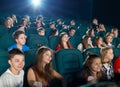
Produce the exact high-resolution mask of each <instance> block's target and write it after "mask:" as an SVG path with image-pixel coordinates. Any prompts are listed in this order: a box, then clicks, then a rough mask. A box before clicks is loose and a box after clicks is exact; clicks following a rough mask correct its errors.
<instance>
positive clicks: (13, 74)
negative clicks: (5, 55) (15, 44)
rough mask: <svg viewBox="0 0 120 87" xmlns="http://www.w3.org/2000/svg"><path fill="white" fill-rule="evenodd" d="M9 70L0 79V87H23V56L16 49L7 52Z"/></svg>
mask: <svg viewBox="0 0 120 87" xmlns="http://www.w3.org/2000/svg"><path fill="white" fill-rule="evenodd" d="M8 63H9V64H10V68H8V69H7V70H6V72H4V73H3V74H2V75H1V77H0V87H23V78H24V71H23V67H24V65H25V62H24V54H23V52H21V51H20V50H19V49H17V48H13V49H12V50H10V51H9V60H8Z"/></svg>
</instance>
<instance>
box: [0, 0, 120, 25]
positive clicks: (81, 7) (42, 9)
mask: <svg viewBox="0 0 120 87" xmlns="http://www.w3.org/2000/svg"><path fill="white" fill-rule="evenodd" d="M30 1H31V0H0V15H1V14H4V13H10V14H12V13H15V14H16V13H19V14H22V15H24V14H29V15H31V14H43V15H46V16H51V17H52V16H53V17H54V16H57V17H66V18H77V19H79V18H80V19H85V20H89V21H91V20H92V19H93V18H97V19H98V20H99V22H102V23H105V24H107V25H113V26H115V27H120V25H119V23H120V17H119V16H120V12H119V11H120V10H119V9H120V1H119V0H42V2H43V3H42V5H41V6H39V8H37V9H34V8H33V6H32V4H31V3H30Z"/></svg>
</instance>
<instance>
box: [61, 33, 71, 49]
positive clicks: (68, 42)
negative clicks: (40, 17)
mask: <svg viewBox="0 0 120 87" xmlns="http://www.w3.org/2000/svg"><path fill="white" fill-rule="evenodd" d="M64 35H68V34H67V33H62V34H61V35H60V39H59V44H60V46H61V48H62V49H64V46H63V42H62V38H63V36H64ZM67 45H68V48H72V46H71V44H70V41H69V40H68V41H67Z"/></svg>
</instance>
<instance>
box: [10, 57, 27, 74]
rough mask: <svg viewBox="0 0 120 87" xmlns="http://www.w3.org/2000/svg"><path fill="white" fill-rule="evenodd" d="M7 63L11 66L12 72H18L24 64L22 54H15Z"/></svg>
mask: <svg viewBox="0 0 120 87" xmlns="http://www.w3.org/2000/svg"><path fill="white" fill-rule="evenodd" d="M9 64H10V66H11V69H12V72H13V73H14V72H20V71H21V70H22V69H23V67H24V65H25V62H24V55H15V56H14V57H13V58H11V59H10V60H9Z"/></svg>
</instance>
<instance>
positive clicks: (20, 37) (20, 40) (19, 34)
mask: <svg viewBox="0 0 120 87" xmlns="http://www.w3.org/2000/svg"><path fill="white" fill-rule="evenodd" d="M13 38H14V39H15V41H16V43H15V44H13V45H12V46H10V47H9V48H8V51H9V50H11V49H13V48H18V49H20V50H21V51H22V52H25V51H28V50H29V47H28V46H26V45H25V43H26V37H25V33H24V32H23V31H16V32H14V34H13Z"/></svg>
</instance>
